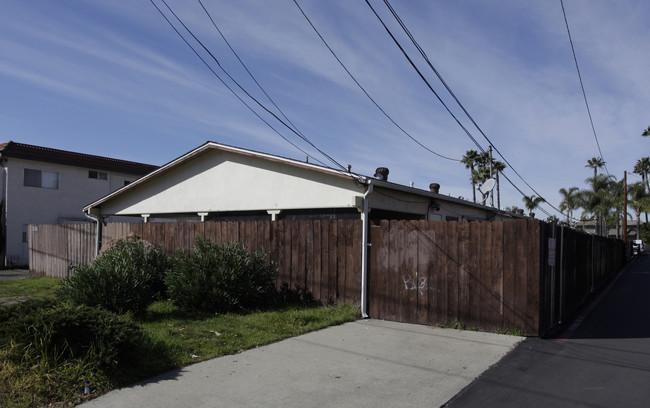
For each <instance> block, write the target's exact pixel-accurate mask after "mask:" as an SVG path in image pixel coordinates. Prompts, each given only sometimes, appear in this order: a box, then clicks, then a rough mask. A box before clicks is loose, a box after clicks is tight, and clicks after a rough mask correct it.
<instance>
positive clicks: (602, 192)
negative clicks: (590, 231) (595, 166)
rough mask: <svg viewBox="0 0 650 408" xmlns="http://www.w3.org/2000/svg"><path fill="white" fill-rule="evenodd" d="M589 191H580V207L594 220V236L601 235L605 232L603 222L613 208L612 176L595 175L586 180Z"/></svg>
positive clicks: (613, 181)
mask: <svg viewBox="0 0 650 408" xmlns="http://www.w3.org/2000/svg"><path fill="white" fill-rule="evenodd" d="M586 182H587V184H589V185H590V186H591V189H587V190H582V191H580V207H582V208H584V209H585V211H586V212H587V213H588V214H591V215H592V217H593V218H592V219H595V220H596V234H597V235H602V234H603V232H604V231H605V228H603V221H604V220H605V219H606V216H607V215H609V214H610V211H611V210H612V208H614V206H615V199H614V198H615V197H614V196H613V195H612V190H613V186H612V184H613V183H616V181H615V180H614V176H611V175H609V176H606V175H604V174H597V175H596V176H595V177H590V178H588V179H587V180H586Z"/></svg>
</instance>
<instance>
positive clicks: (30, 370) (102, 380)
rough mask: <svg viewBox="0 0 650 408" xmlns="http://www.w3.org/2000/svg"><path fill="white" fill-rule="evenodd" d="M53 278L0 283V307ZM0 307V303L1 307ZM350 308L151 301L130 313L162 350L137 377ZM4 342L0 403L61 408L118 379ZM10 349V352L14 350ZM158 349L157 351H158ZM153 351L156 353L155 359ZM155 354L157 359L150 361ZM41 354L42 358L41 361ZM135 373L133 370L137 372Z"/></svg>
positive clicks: (306, 326)
mask: <svg viewBox="0 0 650 408" xmlns="http://www.w3.org/2000/svg"><path fill="white" fill-rule="evenodd" d="M57 285H58V281H57V280H55V279H49V278H27V279H21V280H9V281H1V282H0V305H3V304H4V303H3V302H6V301H7V300H11V301H12V302H15V301H16V300H19V299H25V298H29V297H32V298H37V299H54V298H55V296H54V292H55V289H56V287H57ZM6 308H7V307H3V306H0V315H1V314H2V309H6ZM358 317H359V312H358V309H357V307H356V306H354V305H351V304H342V305H338V306H326V307H304V306H291V307H285V308H282V309H279V310H262V311H252V312H248V313H225V314H217V315H214V314H212V315H210V314H197V313H193V314H189V313H185V312H183V311H181V310H179V309H178V308H177V307H176V306H174V305H173V304H172V303H171V302H169V301H158V302H155V303H153V304H152V305H151V306H150V307H149V308H148V309H147V312H146V313H145V314H144V315H143V316H140V317H137V318H130V319H132V321H133V322H135V323H136V324H137V325H138V326H140V327H141V328H142V329H143V330H144V332H145V333H146V334H147V335H148V336H149V337H150V338H151V340H152V343H154V344H156V347H158V349H159V350H164V351H165V352H164V353H162V354H160V355H153V356H151V357H152V358H148V359H147V362H146V363H145V364H147V365H148V366H144V367H138V370H137V371H139V372H141V373H143V374H141V375H139V377H140V378H139V379H145V378H142V377H145V374H144V373H146V376H152V375H155V374H158V373H161V372H163V371H165V370H170V369H174V368H180V367H183V366H186V365H189V364H192V363H196V362H198V361H202V360H206V359H210V358H214V357H218V356H223V355H229V354H234V353H239V352H241V351H244V350H247V349H250V348H254V347H258V346H262V345H264V344H269V343H272V342H275V341H279V340H281V339H284V338H288V337H292V336H297V335H300V334H303V333H307V332H309V331H313V330H318V329H322V328H325V327H328V326H331V325H337V324H341V323H344V322H348V321H353V320H356V319H358ZM11 347H12V345H11V344H6V343H4V344H0V406H2V407H37V406H58V407H67V406H73V405H75V404H78V403H80V402H82V401H85V400H87V399H88V398H93V397H95V396H98V395H101V394H103V393H106V392H108V391H110V390H111V389H114V388H115V387H119V386H121V385H125V384H121V383H120V380H119V379H118V380H116V379H114V378H110V376H103V375H102V374H101V373H95V372H91V373H89V372H88V368H87V366H88V365H87V362H85V361H83V360H81V359H76V360H75V361H74V362H70V361H61V362H56V364H53V363H52V362H47V361H40V360H33V359H32V360H30V359H27V358H23V359H22V360H21V359H18V360H16V359H9V358H8V357H7V356H8V355H10V352H9V351H10V349H11ZM14 351H15V350H14ZM163 354H164V355H163ZM158 357H159V358H158ZM157 358H158V359H157ZM43 360H45V359H43ZM137 375H138V374H136V376H137ZM89 377H92V393H91V394H90V395H89V396H83V395H82V393H83V385H84V380H85V379H87V378H89Z"/></svg>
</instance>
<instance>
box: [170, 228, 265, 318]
mask: <svg viewBox="0 0 650 408" xmlns="http://www.w3.org/2000/svg"><path fill="white" fill-rule="evenodd" d="M277 273H278V272H277V267H276V266H275V265H274V264H273V263H272V262H269V261H268V259H267V256H266V253H265V252H264V250H263V249H258V250H257V251H255V252H253V253H249V252H248V250H247V248H246V246H245V245H244V244H242V243H239V242H234V243H233V242H225V243H223V244H221V245H216V244H215V243H213V242H212V241H211V240H209V239H204V238H202V237H197V239H196V242H195V243H194V246H193V248H192V254H191V255H187V254H185V253H184V252H183V251H179V252H177V254H176V258H175V264H174V267H173V268H171V269H170V270H169V272H168V273H167V277H166V279H165V282H166V284H167V288H168V289H167V290H168V295H169V298H170V299H171V300H172V301H174V303H176V304H177V305H178V306H180V307H181V308H183V309H187V310H197V311H205V312H225V311H232V310H241V309H248V308H255V307H260V306H264V305H267V304H269V303H270V302H271V301H272V300H273V298H274V295H275V287H274V284H273V281H274V279H275V278H276V276H277Z"/></svg>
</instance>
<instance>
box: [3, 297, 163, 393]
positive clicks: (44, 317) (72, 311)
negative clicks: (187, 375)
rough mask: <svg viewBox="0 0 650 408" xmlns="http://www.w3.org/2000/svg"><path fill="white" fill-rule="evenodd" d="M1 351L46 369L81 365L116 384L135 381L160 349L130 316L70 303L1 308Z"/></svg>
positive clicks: (34, 303)
mask: <svg viewBox="0 0 650 408" xmlns="http://www.w3.org/2000/svg"><path fill="white" fill-rule="evenodd" d="M0 327H1V329H0V347H1V348H2V349H3V350H4V352H5V353H6V356H5V357H6V358H7V359H8V360H10V361H14V362H16V363H20V362H25V361H29V362H35V363H36V364H37V366H38V369H39V370H51V369H55V368H56V367H60V366H61V365H65V364H69V363H70V362H72V361H75V362H82V363H83V364H82V365H83V366H88V367H90V368H92V370H95V371H100V372H102V373H104V374H105V375H106V376H108V377H110V378H114V379H116V381H117V382H118V383H119V382H123V381H125V380H133V379H135V378H137V377H138V376H139V375H138V370H139V369H140V367H141V366H143V361H144V359H147V358H148V357H147V356H150V355H152V354H157V355H160V354H162V355H164V354H165V350H163V349H161V348H160V347H159V346H157V345H155V344H153V342H152V341H151V340H150V338H149V337H148V336H147V335H146V334H145V333H144V332H143V331H142V329H141V328H140V327H139V326H138V325H136V324H135V323H134V322H132V321H131V318H130V317H129V316H123V315H117V314H115V313H112V312H109V311H107V310H104V309H101V308H98V307H89V306H85V305H75V304H73V303H71V302H54V301H51V300H50V301H31V300H30V301H27V302H25V303H23V304H17V305H13V306H8V307H6V308H0Z"/></svg>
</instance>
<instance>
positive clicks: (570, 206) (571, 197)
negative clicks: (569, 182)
mask: <svg viewBox="0 0 650 408" xmlns="http://www.w3.org/2000/svg"><path fill="white" fill-rule="evenodd" d="M579 190H580V189H579V188H578V187H570V188H569V189H568V190H567V189H565V188H561V189H560V194H562V202H561V203H560V210H561V211H566V222H567V224H569V225H571V218H573V210H575V209H576V208H578V207H579V206H580V197H579Z"/></svg>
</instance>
